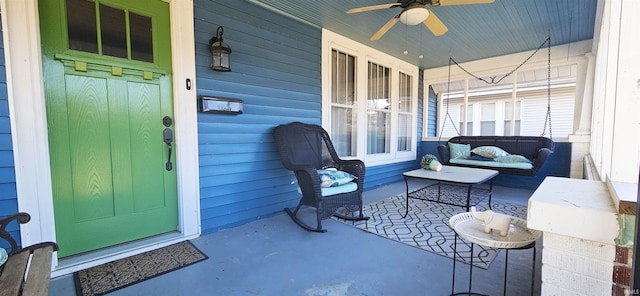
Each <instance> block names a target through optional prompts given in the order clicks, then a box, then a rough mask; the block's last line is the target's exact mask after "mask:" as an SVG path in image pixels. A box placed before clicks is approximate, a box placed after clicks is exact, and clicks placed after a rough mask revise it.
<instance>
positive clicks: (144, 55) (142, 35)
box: [129, 12, 153, 63]
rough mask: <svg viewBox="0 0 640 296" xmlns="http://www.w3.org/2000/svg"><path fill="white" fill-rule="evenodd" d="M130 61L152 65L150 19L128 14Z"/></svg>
mask: <svg viewBox="0 0 640 296" xmlns="http://www.w3.org/2000/svg"><path fill="white" fill-rule="evenodd" d="M129 26H130V28H131V29H130V30H131V59H132V60H138V61H143V62H149V63H153V30H152V27H151V18H150V17H147V16H143V15H139V14H137V13H133V12H129Z"/></svg>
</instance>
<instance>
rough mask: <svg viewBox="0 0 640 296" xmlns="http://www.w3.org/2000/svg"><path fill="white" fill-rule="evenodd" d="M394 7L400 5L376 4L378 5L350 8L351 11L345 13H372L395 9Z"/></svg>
mask: <svg viewBox="0 0 640 296" xmlns="http://www.w3.org/2000/svg"><path fill="white" fill-rule="evenodd" d="M396 6H400V3H388V4H378V5H371V6H363V7H356V8H351V9H349V10H347V13H356V12H363V11H372V10H378V9H385V8H391V7H396Z"/></svg>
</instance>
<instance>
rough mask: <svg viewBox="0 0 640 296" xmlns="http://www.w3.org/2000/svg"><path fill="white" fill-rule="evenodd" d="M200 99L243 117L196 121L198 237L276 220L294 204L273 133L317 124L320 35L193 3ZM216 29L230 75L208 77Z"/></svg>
mask: <svg viewBox="0 0 640 296" xmlns="http://www.w3.org/2000/svg"><path fill="white" fill-rule="evenodd" d="M194 6H195V10H194V17H195V22H194V25H195V41H196V44H195V52H196V85H197V93H198V95H199V96H212V97H227V98H238V99H241V100H243V103H244V104H243V112H244V113H243V114H239V115H225V114H215V113H199V114H198V149H199V151H198V155H199V159H200V163H199V166H200V196H201V200H200V207H201V217H202V221H201V222H202V223H201V225H202V232H203V233H208V232H212V231H217V230H219V229H223V228H227V227H233V226H236V225H240V224H243V223H246V222H248V221H252V220H256V219H259V218H263V217H267V216H271V215H275V214H279V213H282V209H283V208H284V207H290V206H294V205H295V204H296V203H297V201H298V199H299V196H298V193H297V192H296V185H295V184H292V183H293V182H294V181H295V177H294V176H293V175H292V174H291V172H289V171H287V170H285V169H284V168H283V167H282V164H281V162H280V158H279V155H278V154H277V151H276V148H275V144H274V141H273V136H272V133H273V129H274V127H275V126H277V125H279V124H283V123H288V122H292V121H303V122H308V123H315V124H319V123H320V120H321V106H322V101H321V91H322V85H321V37H322V32H321V30H320V29H318V28H314V27H311V26H308V25H305V24H302V23H299V22H296V21H294V20H293V19H290V18H286V17H284V16H282V15H279V14H277V13H274V12H272V11H268V10H266V9H263V8H261V7H259V6H256V5H253V4H251V3H248V2H245V1H223V0H217V1H204V0H196V1H194ZM218 26H223V28H224V35H223V38H224V41H225V43H227V44H228V45H229V47H231V49H232V51H233V52H232V53H231V72H216V71H213V70H211V68H210V63H211V54H210V53H209V49H208V42H209V38H211V37H212V36H213V35H214V34H215V31H216V29H217V28H218Z"/></svg>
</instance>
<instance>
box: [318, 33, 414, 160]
mask: <svg viewBox="0 0 640 296" xmlns="http://www.w3.org/2000/svg"><path fill="white" fill-rule="evenodd" d="M323 48H324V50H323V53H324V54H323V56H322V59H323V102H322V107H323V109H322V111H323V112H322V115H323V120H322V123H323V126H324V128H325V129H326V130H328V131H330V134H331V139H332V141H333V144H334V146H335V148H336V152H338V155H339V156H340V157H345V158H358V159H362V160H364V161H365V163H366V164H367V165H379V164H387V163H393V162H399V161H407V160H414V159H416V147H417V137H416V133H417V129H416V125H417V123H416V120H417V107H418V98H417V97H418V91H417V90H418V85H417V76H418V68H417V67H416V66H413V65H411V64H408V63H406V62H404V61H401V60H398V59H396V58H394V57H391V56H388V55H386V54H384V53H381V52H378V51H376V50H374V49H371V48H369V47H366V46H364V45H362V44H359V43H357V42H355V41H353V40H350V39H348V38H345V37H343V36H340V35H337V34H335V33H332V32H329V31H327V30H323Z"/></svg>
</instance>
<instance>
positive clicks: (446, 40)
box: [250, 0, 598, 69]
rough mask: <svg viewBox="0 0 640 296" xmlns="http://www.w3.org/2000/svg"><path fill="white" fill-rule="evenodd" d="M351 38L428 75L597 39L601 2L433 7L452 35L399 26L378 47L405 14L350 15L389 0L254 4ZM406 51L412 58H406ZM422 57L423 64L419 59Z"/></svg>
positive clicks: (516, 0) (259, 0)
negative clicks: (545, 47) (377, 36)
mask: <svg viewBox="0 0 640 296" xmlns="http://www.w3.org/2000/svg"><path fill="white" fill-rule="evenodd" d="M250 1H251V2H253V3H256V4H259V5H261V6H265V7H268V8H270V9H273V10H275V11H278V12H281V13H283V14H286V15H290V16H293V17H295V18H298V19H301V20H304V21H305V22H307V23H310V24H313V25H315V26H318V27H322V28H326V29H328V30H331V31H334V32H336V33H338V34H341V35H344V36H346V37H349V38H351V39H353V40H356V41H358V42H360V43H363V44H366V45H368V46H371V47H373V48H376V49H378V50H381V51H383V52H386V53H388V54H390V55H393V56H396V57H398V58H401V59H403V60H405V61H407V62H410V63H412V64H415V65H418V66H420V67H422V68H424V69H429V68H434V67H440V66H446V65H448V61H449V56H451V57H453V58H454V60H456V61H457V62H458V63H463V62H468V61H473V60H478V59H483V58H489V57H495V56H501V55H506V54H511V53H517V52H523V51H528V50H534V49H536V48H538V47H539V46H540V45H541V44H542V43H543V42H544V40H545V39H546V38H547V37H548V36H551V45H552V46H556V45H562V44H567V43H572V42H577V41H583V40H588V39H592V38H593V33H594V24H595V19H596V7H597V2H598V1H597V0H495V2H494V3H491V4H475V5H459V6H440V7H433V6H431V5H427V7H428V8H429V9H431V11H432V12H433V13H434V14H436V15H437V16H438V17H439V18H440V20H441V21H442V22H443V23H444V24H445V25H446V26H447V27H448V28H449V31H448V32H447V33H446V34H445V35H443V36H440V37H435V36H433V34H432V33H431V32H430V31H429V30H428V29H427V28H426V27H425V26H424V25H422V24H419V25H416V26H406V25H404V24H402V23H400V22H398V23H397V24H396V25H395V26H394V27H393V28H391V29H390V30H389V31H388V32H387V33H386V34H385V35H384V36H382V38H380V39H379V40H378V41H370V40H369V38H370V37H371V35H373V34H374V33H375V32H376V31H377V30H378V29H379V28H380V27H381V26H383V25H384V24H385V23H386V22H387V21H388V20H389V19H390V18H392V17H393V16H395V15H396V14H398V13H399V12H400V11H401V8H399V7H396V8H388V9H382V10H376V11H367V12H360V13H355V14H346V13H345V11H347V10H348V9H351V8H354V7H362V6H369V5H378V4H385V3H395V1H393V0H391V1H385V0H319V1H312V0H250ZM405 50H407V51H408V54H407V55H404V54H403V52H404V51H405ZM421 54H422V55H423V56H424V57H423V58H422V59H420V58H419V55H421Z"/></svg>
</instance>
